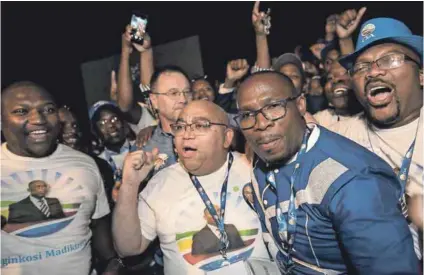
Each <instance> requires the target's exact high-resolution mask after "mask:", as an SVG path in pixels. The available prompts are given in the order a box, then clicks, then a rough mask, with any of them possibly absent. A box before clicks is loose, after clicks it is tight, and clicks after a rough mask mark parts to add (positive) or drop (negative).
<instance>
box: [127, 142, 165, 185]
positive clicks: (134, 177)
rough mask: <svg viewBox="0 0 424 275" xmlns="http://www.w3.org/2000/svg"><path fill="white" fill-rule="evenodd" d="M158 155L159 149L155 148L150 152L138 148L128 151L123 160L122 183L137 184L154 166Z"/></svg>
mask: <svg viewBox="0 0 424 275" xmlns="http://www.w3.org/2000/svg"><path fill="white" fill-rule="evenodd" d="M158 156H159V150H158V149H157V148H155V149H153V150H152V152H144V151H142V150H138V151H135V152H132V153H128V154H127V156H126V157H125V161H124V168H123V169H124V170H123V175H122V184H123V185H126V184H128V185H132V186H139V185H140V183H141V182H142V181H143V180H144V179H145V178H146V177H147V175H148V174H149V172H150V171H151V170H152V169H153V168H154V166H155V162H156V161H157V160H158Z"/></svg>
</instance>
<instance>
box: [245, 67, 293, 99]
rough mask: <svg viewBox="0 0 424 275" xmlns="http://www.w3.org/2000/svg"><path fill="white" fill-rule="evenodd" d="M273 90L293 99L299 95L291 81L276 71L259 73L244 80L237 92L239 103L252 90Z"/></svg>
mask: <svg viewBox="0 0 424 275" xmlns="http://www.w3.org/2000/svg"><path fill="white" fill-rule="evenodd" d="M269 88H271V89H273V90H276V91H278V93H280V94H281V95H282V96H283V97H291V96H295V95H297V92H296V88H295V87H294V85H293V82H292V81H291V79H290V78H289V77H288V76H286V75H284V74H282V73H280V72H275V71H265V72H258V73H255V74H252V75H250V76H249V77H247V78H246V80H244V81H243V82H242V83H241V85H240V87H239V89H238V91H237V102H239V99H240V97H241V96H243V94H244V93H249V91H250V90H252V89H255V90H264V89H269Z"/></svg>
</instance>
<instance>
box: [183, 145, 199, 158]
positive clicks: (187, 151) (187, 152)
mask: <svg viewBox="0 0 424 275" xmlns="http://www.w3.org/2000/svg"><path fill="white" fill-rule="evenodd" d="M196 153H197V148H195V147H193V146H190V145H185V146H183V151H182V157H183V158H191V157H193V156H194V155H195V154H196Z"/></svg>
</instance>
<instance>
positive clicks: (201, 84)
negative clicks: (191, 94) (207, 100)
mask: <svg viewBox="0 0 424 275" xmlns="http://www.w3.org/2000/svg"><path fill="white" fill-rule="evenodd" d="M205 86H209V87H210V86H211V85H210V84H209V82H208V81H206V80H204V79H199V80H196V81H194V83H193V87H205Z"/></svg>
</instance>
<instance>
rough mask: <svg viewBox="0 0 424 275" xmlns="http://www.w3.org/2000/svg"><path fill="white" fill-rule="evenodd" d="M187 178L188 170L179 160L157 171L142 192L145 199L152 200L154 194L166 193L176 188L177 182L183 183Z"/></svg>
mask: <svg viewBox="0 0 424 275" xmlns="http://www.w3.org/2000/svg"><path fill="white" fill-rule="evenodd" d="M186 178H187V172H185V170H184V169H183V168H182V166H181V165H180V164H179V163H178V162H177V163H174V164H173V165H171V166H168V167H166V168H164V169H162V170H160V171H159V172H157V173H156V174H155V175H154V176H153V177H152V178H151V179H150V180H149V181H148V182H147V185H146V187H145V188H144V189H143V191H142V192H141V193H140V195H141V196H142V197H143V198H144V199H149V200H152V199H153V198H154V197H155V196H154V195H153V194H164V192H166V191H167V190H169V191H171V192H172V190H175V183H178V184H182V183H183V182H184V181H185V180H186Z"/></svg>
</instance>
